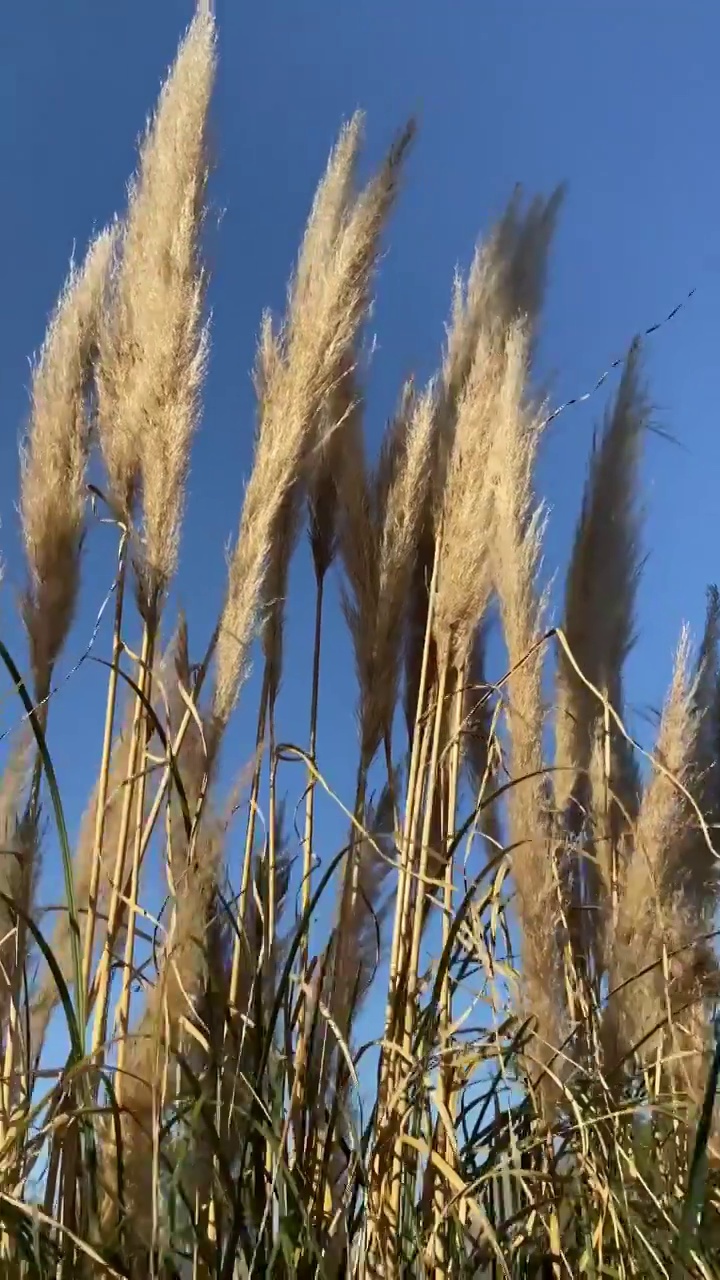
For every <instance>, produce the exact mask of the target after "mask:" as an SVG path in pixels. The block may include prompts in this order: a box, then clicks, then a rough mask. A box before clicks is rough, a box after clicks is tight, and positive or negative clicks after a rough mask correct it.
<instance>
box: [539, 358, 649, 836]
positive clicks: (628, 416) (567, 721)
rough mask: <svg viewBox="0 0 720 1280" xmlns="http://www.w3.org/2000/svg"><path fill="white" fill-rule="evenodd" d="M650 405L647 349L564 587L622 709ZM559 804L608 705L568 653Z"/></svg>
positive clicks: (576, 628)
mask: <svg viewBox="0 0 720 1280" xmlns="http://www.w3.org/2000/svg"><path fill="white" fill-rule="evenodd" d="M649 412H650V410H649V404H648V400H647V396H646V394H645V391H644V388H643V386H642V381H641V366H640V350H639V347H638V345H637V344H635V345H634V346H633V347H632V349H631V351H630V353H629V355H628V358H627V361H626V364H625V370H624V373H623V377H622V381H621V383H620V387H619V390H618V394H617V399H616V401H615V405H614V407H613V410H612V412H611V414H610V416H609V418H608V421H607V423H606V426H605V430H604V433H603V436H602V439H601V441H600V444H599V446H598V448H597V450H596V451H595V453H594V455H593V458H592V462H591V468H590V475H589V478H588V482H587V486H586V490H585V495H584V499H583V507H582V512H581V515H580V520H579V523H578V527H577V532H576V535H575V544H574V546H573V551H572V557H571V561H570V568H569V570H568V576H567V583H566V588H565V621H564V630H565V634H566V636H567V641H568V644H569V646H570V650H571V652H572V654H573V657H574V659H575V661H576V662H577V664H578V666H579V668H580V670H581V671H582V673H583V675H584V676H585V677H586V678H587V679H588V680H589V681H590V682H591V683H592V684H593V685H595V687H596V688H599V689H604V690H606V691H607V694H608V697H609V699H610V703H611V705H612V707H613V708H614V709H615V710H616V711H617V712H618V714H622V671H623V666H624V663H625V659H626V657H627V654H628V652H629V650H630V648H631V646H632V643H633V635H634V611H635V598H636V595H637V586H638V581H639V574H640V556H639V545H638V544H639V520H640V513H639V510H638V500H637V479H638V464H639V461H640V450H641V446H642V436H643V433H644V430H645V428H646V427H647V423H648V418H649ZM557 682H558V693H557V703H558V710H557V721H556V736H557V764H558V765H559V766H560V771H559V772H558V773H557V774H556V777H555V793H556V804H557V808H558V809H559V810H560V811H563V810H564V809H565V808H566V805H567V802H568V800H569V798H570V795H571V792H572V789H573V785H574V780H575V773H574V772H573V770H572V769H571V768H567V767H566V766H568V765H570V764H572V765H574V766H575V770H576V771H579V772H582V771H584V770H586V769H587V768H588V765H589V761H590V753H591V750H592V742H593V736H594V730H595V723H596V721H597V718H598V716H599V715H600V714H601V706H600V704H599V702H598V701H597V698H596V697H595V695H594V694H593V693H592V692H591V691H590V690H589V689H588V688H587V686H586V685H585V684H584V682H583V681H582V680H580V678H579V677H578V675H577V673H576V672H575V671H574V670H573V669H572V668H571V666H570V664H569V662H568V661H567V658H566V657H564V656H561V658H560V661H559V665H558V675H557Z"/></svg>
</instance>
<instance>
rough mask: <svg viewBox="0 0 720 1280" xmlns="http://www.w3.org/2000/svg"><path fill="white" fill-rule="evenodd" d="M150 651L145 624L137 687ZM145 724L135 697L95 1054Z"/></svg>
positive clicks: (99, 983) (98, 985)
mask: <svg viewBox="0 0 720 1280" xmlns="http://www.w3.org/2000/svg"><path fill="white" fill-rule="evenodd" d="M149 652H150V635H149V633H148V629H147V627H144V628H143V638H142V651H141V654H140V661H139V666H138V681H137V683H138V687H139V688H140V689H142V688H143V687H144V680H145V675H144V672H145V669H146V663H147V658H148V654H149ZM143 723H144V711H143V706H142V703H141V701H140V699H139V698H137V697H136V699H135V707H134V712H133V726H132V738H131V741H130V750H129V752H128V767H127V778H126V781H125V794H124V797H123V809H122V815H121V818H120V834H119V837H118V847H117V853H116V856H115V867H114V870H113V880H112V892H111V896H110V903H109V906H108V918H107V924H106V929H105V941H104V946H103V950H102V955H101V956H100V961H99V964H98V971H97V976H96V980H95V993H96V1003H95V1020H94V1024H93V1037H92V1054H93V1056H94V1057H97V1056H98V1055H99V1053H100V1050H101V1047H102V1045H103V1043H104V1041H105V1028H106V1018H107V1001H108V992H109V987H110V971H111V966H112V948H113V942H114V938H115V935H116V933H117V928H118V925H119V922H120V918H121V911H122V908H123V905H124V904H123V901H122V897H123V891H124V887H125V861H126V853H127V843H128V837H129V834H130V821H131V817H132V810H133V799H134V795H135V780H136V775H137V771H138V759H139V755H140V745H141V739H142V729H143Z"/></svg>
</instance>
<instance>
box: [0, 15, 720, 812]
mask: <svg viewBox="0 0 720 1280" xmlns="http://www.w3.org/2000/svg"><path fill="white" fill-rule="evenodd" d="M191 12H192V5H191V3H190V0H162V2H159V0H123V2H122V3H121V4H118V3H107V0H62V3H58V0H23V3H22V4H16V5H10V6H8V7H7V12H6V13H5V14H4V16H3V34H2V39H1V40H0V161H1V164H2V173H3V189H4V197H3V200H2V201H1V202H0V280H1V281H2V305H1V306H0V410H1V412H2V431H1V432H0V514H1V516H2V527H1V528H0V549H1V551H2V556H3V559H4V561H5V566H6V576H5V586H4V587H3V593H4V594H3V596H2V597H0V611H1V612H0V617H1V618H2V626H3V629H4V632H3V634H4V635H6V636H9V637H10V640H11V642H12V643H14V644H15V645H16V646H17V643H18V642H19V641H18V631H17V627H16V624H15V623H14V622H13V620H12V614H13V610H14V600H13V592H14V590H15V589H16V588H17V587H18V586H20V585H21V583H22V560H21V557H20V554H19V545H18V540H17V520H16V515H15V509H14V502H15V496H16V476H17V442H18V438H19V434H20V432H21V429H22V426H23V422H24V419H25V415H26V411H27V386H28V380H29V376H28V358H29V356H30V355H31V353H32V352H33V350H34V349H35V348H37V346H38V344H39V342H40V341H41V339H42V334H43V329H44V324H45V320H46V317H47V314H48V311H49V309H50V308H51V306H52V303H53V301H54V299H55V297H56V295H57V292H58V290H59V288H60V286H61V284H62V281H63V278H64V276H65V273H66V269H67V265H68V261H69V258H70V254H71V251H72V249H73V245H76V246H77V252H78V254H79V253H80V252H81V251H82V249H83V247H84V245H85V243H86V241H87V239H88V236H89V235H90V234H91V232H92V231H93V229H99V228H100V227H101V226H102V225H104V224H105V223H106V222H107V221H108V219H109V218H110V217H111V216H112V214H113V212H114V211H115V210H117V209H121V208H122V206H123V201H124V188H125V182H126V180H127V178H128V176H129V175H130V173H131V171H132V168H133V165H134V155H135V151H134V147H135V138H136V135H137V134H138V132H139V131H140V130H141V128H142V126H143V123H144V119H145V115H146V112H147V111H148V110H149V109H150V108H151V106H152V105H153V103H154V100H155V97H156V93H157V89H158V86H159V83H160V79H161V76H162V74H163V73H164V70H165V68H166V66H167V64H168V63H169V62H170V60H171V59H172V57H173V54H174V51H175V48H176V45H177V40H178V37H179V35H180V33H181V31H182V30H183V28H184V26H185V25H186V23H187V21H188V20H189V18H190V15H191ZM217 15H218V22H219V32H220V58H221V62H220V73H219V82H218V89H217V95H216V99H215V103H214V109H213V120H214V124H213V130H214V141H215V148H216V153H217V169H216V172H215V174H214V177H213V182H212V187H211V200H212V217H211V224H210V234H209V242H208V252H209V259H210V265H211V269H212V272H213V283H212V287H211V305H212V308H213V313H214V320H213V346H212V360H211V367H210V374H209V380H208V384H207V394H206V401H205V405H206V407H205V414H204V420H203V424H202V429H201V431H200V433H199V436H198V439H197V444H196V448H195V453H194V458H193V471H192V478H191V483H190V493H189V504H188V518H187V523H186V531H185V541H184V544H183V553H182V567H181V575H180V588H179V596H180V598H181V599H182V601H183V602H184V604H185V606H186V608H187V610H188V613H189V617H190V624H191V639H192V638H193V636H194V638H195V647H196V651H197V649H198V648H200V647H202V645H203V644H204V642H205V639H206V638H207V636H208V635H209V633H210V631H211V629H212V625H213V623H214V620H215V617H216V614H217V612H218V609H219V607H220V604H221V600H222V593H223V588H224V580H225V562H224V546H225V544H226V542H227V541H228V539H229V538H230V537H231V536H232V534H233V533H234V531H235V528H236V524H237V517H238V512H239V508H240V501H241V495H242V487H243V481H244V478H245V477H246V476H247V472H248V468H249V462H250V449H251V441H252V431H253V401H252V391H251V385H250V376H249V374H250V367H251V363H252V358H253V351H254V342H255V336H256V333H257V329H258V323H259V318H260V314H261V311H262V308H263V307H264V306H266V305H270V306H272V307H275V308H280V307H281V306H282V303H283V298H284V288H285V282H286V279H287V275H288V272H289V270H290V268H291V266H292V262H293V259H294V255H295V252H296V248H297V245H298V242H299V238H300V235H301V232H302V227H303V222H304V219H305V217H306V214H307V211H308V208H309V203H310V201H311V198H312V193H313V190H314V187H315V184H316V182H317V180H318V178H319V176H320V173H321V171H322V168H323V165H324V162H325V159H326V156H327V152H328V150H329V148H330V146H331V144H332V141H333V139H334V137H335V135H336V133H337V130H338V128H339V125H340V123H341V121H342V120H343V118H346V117H347V116H348V115H349V114H350V113H351V112H352V111H353V110H354V109H355V108H356V107H363V108H365V110H366V112H367V137H368V145H367V155H368V160H369V161H370V162H374V161H376V160H378V159H379V158H380V156H381V154H382V152H383V149H384V148H385V147H386V145H387V143H388V142H389V140H390V138H391V136H392V134H393V133H394V131H395V130H396V128H397V127H398V126H399V125H400V124H402V123H403V122H404V120H405V119H406V118H407V116H408V115H409V114H410V113H416V114H417V116H418V119H419V124H420V133H419V138H418V142H417V145H416V147H415V150H414V153H413V155H412V159H411V162H410V165H409V169H408V174H407V182H406V190H405V193H404V197H403V199H402V200H401V203H400V207H399V209H398V212H397V215H396V217H395V220H394V223H393V226H392V228H391V233H390V236H389V239H388V252H387V254H386V256H385V258H384V260H383V263H382V268H381V272H380V276H379V281H378V301H377V306H376V310H375V315H374V318H373V329H374V331H375V332H376V334H377V339H378V346H377V352H376V355H375V358H374V364H373V372H372V380H371V384H370V388H369V406H368V431H369V435H370V438H371V440H372V441H375V442H376V441H377V439H378V436H379V431H380V429H381V427H382V424H383V422H384V420H385V418H386V417H387V415H388V414H389V412H390V410H391V408H392V406H393V404H394V401H395V397H396V393H397V389H398V386H399V384H400V381H401V380H402V378H403V377H405V376H406V375H407V374H409V373H410V372H413V371H414V372H416V373H417V374H418V376H419V377H421V378H423V377H426V376H428V375H429V374H430V373H431V372H432V371H433V369H434V367H435V365H436V362H437V357H438V352H439V347H440V343H441V341H442V336H443V323H444V321H445V318H446V314H447V310H448V303H449V294H450V284H451V278H452V272H453V269H454V266H455V264H456V263H458V262H459V263H460V264H462V265H467V263H468V262H469V260H470V257H471V254H472V250H473V246H474V243H475V239H476V237H477V236H478V234H479V233H480V232H482V231H483V230H484V229H487V227H488V226H489V225H490V223H491V221H492V220H493V218H494V217H495V216H496V215H497V214H498V213H499V212H500V211H501V209H502V207H503V204H504V202H505V200H506V199H507V197H508V195H509V194H510V192H511V190H512V187H513V186H514V184H515V183H516V182H518V181H519V182H522V183H523V184H524V186H525V187H526V189H527V190H528V192H530V193H532V192H534V191H536V190H543V191H549V190H550V189H551V188H552V187H553V186H554V185H555V184H556V183H558V182H559V181H565V182H567V183H568V196H567V200H566V204H565V208H564V211H563V215H562V219H561V223H560V228H559V232H558V236H557V240H556V245H555V251H554V255H553V259H552V269H551V277H550V288H549V293H548V301H547V308H546V314H545V323H544V328H543V337H542V342H541V346H540V371H541V373H542V374H543V376H544V377H546V378H549V379H550V386H551V391H552V398H553V402H559V401H562V400H564V399H565V398H566V397H568V396H570V395H573V394H575V393H578V392H582V391H584V390H586V389H587V388H588V387H589V386H590V385H592V384H593V383H594V382H595V380H596V378H597V377H598V375H599V374H600V373H601V372H602V371H603V369H604V368H605V367H606V366H607V364H608V363H609V362H610V360H611V359H612V358H613V357H615V356H617V355H618V354H621V353H622V351H623V349H624V348H625V346H626V345H627V344H628V342H629V340H630V339H631V337H632V335H633V333H634V332H635V331H636V330H638V329H643V328H645V327H646V326H647V325H649V324H651V323H653V322H654V321H655V320H656V319H658V318H660V317H662V316H663V315H664V314H666V313H667V312H668V311H669V310H670V308H671V307H673V306H674V305H675V303H676V302H678V301H680V300H681V299H682V298H683V297H684V296H685V295H686V294H687V292H688V290H689V289H690V288H691V287H696V288H697V293H696V295H695V297H694V298H693V300H692V302H691V303H689V304H688V306H687V308H686V309H685V310H683V311H682V312H681V313H680V314H679V315H678V316H677V318H676V319H675V320H674V321H673V322H672V324H670V325H668V326H667V327H666V328H664V329H663V330H662V331H661V332H660V333H658V334H657V335H656V336H655V337H654V338H652V339H650V340H649V343H648V346H647V373H648V379H649V383H650V388H651V394H652V398H653V401H654V403H655V405H656V406H657V411H656V419H657V421H658V423H659V424H660V425H661V426H662V427H663V428H665V429H666V430H667V431H669V432H670V433H672V435H673V436H675V437H676V439H677V440H678V442H679V443H678V445H672V444H670V443H667V442H666V441H664V440H662V439H659V438H657V437H655V436H653V437H650V438H649V439H648V442H647V452H646V457H645V463H644V480H645V492H646V509H647V523H646V535H645V540H646V548H647V550H648V552H649V558H648V561H647V565H646V568H645V572H644V578H643V585H642V590H641V596H640V627H639V641H638V645H637V648H636V651H635V653H634V654H633V656H632V658H631V660H630V663H629V669H628V681H629V688H628V693H629V699H630V703H631V706H632V707H633V709H634V712H635V713H636V714H637V715H640V714H641V713H642V712H643V710H644V709H645V708H646V707H647V706H649V705H654V706H657V704H658V703H659V702H660V701H661V699H662V696H663V692H664V688H665V685H666V682H667V678H668V675H669V670H670V663H671V656H672V650H673V647H674V645H675V642H676V639H677V635H678V631H679V628H680V625H681V622H682V621H683V620H685V619H687V620H689V621H690V622H691V623H693V624H694V626H695V627H696V628H697V627H698V626H699V625H700V623H701V619H702V615H703V611H704V592H705V587H706V584H707V583H708V582H709V581H712V580H714V579H715V578H717V577H720V545H718V538H717V534H716V530H717V523H718V500H717V493H718V483H717V476H718V473H719V471H720V443H719V434H718V409H717V393H716V370H717V351H718V337H719V336H720V335H719V334H718V315H719V314H720V305H719V304H720V220H719V219H718V208H719V206H720V176H719V174H720V170H719V169H718V166H717V164H716V163H715V154H716V147H717V138H716V133H717V120H718V118H719V117H718V108H719V107H720V87H719V85H718V80H717V50H718V48H720V7H718V6H717V4H716V3H715V2H714V0H685V3H684V4H682V5H679V4H676V3H674V0H631V2H630V3H628V2H627V0H605V2H604V3H603V4H602V5H598V4H591V3H589V0H581V2H579V3H578V0H544V2H543V3H542V4H541V3H537V0H535V2H533V0H446V3H445V4H442V5H441V4H439V3H433V2H432V0H414V2H413V3H411V0H394V3H392V4H389V3H381V2H380V0H362V3H357V4H354V5H351V4H349V3H343V2H339V0H336V2H335V3H331V0H305V2H304V3H302V4H301V3H297V2H296V3H291V2H290V0H265V3H263V4H260V5H258V4H246V3H242V0H218V3H217ZM609 385H610V386H614V385H616V382H615V380H613V381H612V382H611V383H610V384H609ZM604 404H605V395H604V393H602V394H600V395H599V396H596V397H595V398H594V399H593V401H592V402H591V404H590V405H588V406H585V407H582V408H578V409H571V410H569V411H568V412H567V413H566V414H564V415H563V416H562V417H560V418H559V419H558V420H557V421H556V423H555V424H554V425H553V428H552V430H551V432H550V434H549V436H548V439H547V441H546V444H545V448H544V451H543V456H542V461H541V466H540V472H539V477H538V483H539V488H540V490H541V492H542V493H543V495H544V496H545V497H546V499H547V501H548V503H549V504H550V507H551V518H550V527H549V533H548V539H547V548H546V569H547V571H548V572H553V571H555V570H556V569H561V567H562V565H563V563H564V560H565V558H566V556H567V550H568V546H569V539H570V537H571V532H572V526H573V522H574V520H575V518H576V515H577V512H578V507H579V501H580V494H581V485H582V481H583V476H584V471H585V464H586V459H587V455H588V450H589V447H590V443H591V438H592V430H593V426H594V425H595V424H596V423H598V422H599V421H600V419H601V415H602V411H603V407H604ZM112 554H113V548H112V541H111V538H110V536H109V534H108V531H107V530H102V529H94V530H93V532H92V535H91V538H90V546H89V550H88V555H87V563H86V573H85V578H84V589H83V604H82V609H81V612H80V617H79V621H78V627H77V629H76V632H75V635H74V639H73V641H72V643H71V645H70V647H69V649H68V655H67V657H68V663H69V662H70V661H71V660H72V658H73V657H74V656H79V654H80V652H81V651H82V649H83V647H84V644H85V642H86V639H87V637H88V636H89V633H90V631H91V629H92V625H93V621H94V618H95V614H96V612H97V609H98V607H99V605H100V603H101V601H102V599H103V597H104V595H105V593H106V591H107V589H108V587H109V585H110V582H111V580H112ZM311 607H312V598H311V595H310V593H309V577H308V565H307V558H306V557H303V556H301V557H300V560H299V562H298V565H297V569H296V573H295V575H294V581H293V596H292V602H291V607H290V621H289V636H288V648H290V647H292V648H293V652H294V654H295V655H297V656H298V660H302V654H304V653H306V652H307V653H309V643H310V636H309V631H310V627H309V624H308V618H309V612H310V609H311ZM99 651H100V652H102V653H105V652H106V650H105V649H103V648H102V647H101V649H100V650H99ZM327 651H328V653H329V655H330V661H329V663H328V664H327V666H326V685H325V688H324V699H323V713H322V722H321V735H322V737H321V748H322V746H323V745H324V749H325V752H326V759H327V760H328V762H329V764H330V769H329V777H330V780H331V781H332V782H335V783H336V784H338V785H340V786H341V787H343V788H344V791H345V795H346V796H347V798H348V800H349V799H350V795H349V790H350V788H349V786H348V781H349V779H350V778H351V776H352V771H353V769H354V753H353V742H352V735H354V724H353V719H352V709H351V706H350V704H349V703H348V700H347V688H348V678H349V674H350V670H351V665H350V664H351V657H350V653H349V649H348V646H347V642H346V638H345V635H344V631H343V629H342V626H341V623H340V621H339V620H338V618H335V619H334V621H333V622H332V623H331V624H330V627H329V642H328V645H327ZM80 682H82V685H81V688H78V685H79V683H80ZM100 687H101V679H100V677H99V674H98V673H97V672H93V671H91V670H88V669H85V670H84V671H83V672H82V673H81V674H80V675H79V676H78V677H74V678H73V681H72V682H71V683H70V685H69V686H68V687H67V688H66V689H65V690H64V691H63V693H62V695H61V696H60V697H59V698H58V700H57V710H56V711H55V710H54V711H53V719H52V722H51V723H52V726H53V728H52V735H51V736H52V738H53V739H54V744H55V745H54V751H55V755H56V761H57V765H58V770H59V773H60V776H61V782H62V783H63V785H64V787H65V795H66V800H67V804H68V809H69V813H70V818H71V825H72V824H74V822H76V820H77V817H78V814H79V810H80V808H81V807H82V803H83V800H84V797H85V795H86V794H87V790H88V788H89V786H90V785H91V782H92V775H91V767H92V763H91V762H92V759H93V756H94V754H95V751H96V744H97V742H98V740H99V734H100V717H101V711H100V708H99V706H95V705H94V703H93V699H94V697H95V695H96V694H97V693H98V692H99V690H100ZM283 699H284V701H283V708H284V712H283V714H284V715H285V717H286V719H285V722H284V726H285V727H284V730H283V732H284V735H285V736H286V737H293V736H296V737H298V738H300V739H301V738H302V735H303V729H304V725H305V718H306V701H307V690H306V688H305V685H304V684H302V683H301V682H299V681H298V682H295V683H294V682H293V681H292V679H291V678H289V679H288V680H286V683H285V688H284V694H283ZM244 707H245V711H246V715H245V716H244V718H243V724H244V726H245V727H244V728H242V727H241V726H239V727H238V728H237V730H236V731H235V733H236V735H237V736H236V739H235V740H234V741H235V747H236V748H237V753H238V757H241V756H242V753H243V751H245V750H246V746H247V744H248V743H249V740H250V737H251V736H252V732H253V730H252V723H253V721H254V715H255V708H254V701H253V697H252V690H250V691H249V693H248V695H247V697H246V699H245V701H244ZM2 712H3V727H6V726H7V725H8V724H9V723H11V720H12V707H9V706H8V705H7V704H5V703H4V704H3V706H2ZM81 734H82V738H80V736H79V735H81ZM72 735H78V740H77V744H76V745H75V744H73V745H72V749H71V746H70V743H71V737H72ZM93 735H94V736H93ZM51 745H52V744H51ZM232 746H233V744H232V743H231V744H230V750H231V751H232ZM237 763H241V760H240V759H239V758H238V760H237Z"/></svg>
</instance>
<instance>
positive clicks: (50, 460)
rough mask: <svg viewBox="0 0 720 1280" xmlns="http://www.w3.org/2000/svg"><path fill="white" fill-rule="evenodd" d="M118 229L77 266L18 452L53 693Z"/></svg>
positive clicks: (36, 619) (29, 594) (35, 622)
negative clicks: (91, 390)
mask: <svg viewBox="0 0 720 1280" xmlns="http://www.w3.org/2000/svg"><path fill="white" fill-rule="evenodd" d="M113 239H114V236H113V233H112V232H103V233H102V234H101V235H100V236H98V238H97V239H96V240H95V241H94V242H93V244H92V245H91V246H90V249H89V250H88V254H87V257H86V259H85V262H84V264H83V266H82V267H81V268H79V269H78V268H76V267H74V266H73V268H72V269H71V272H70V275H69V277H68V280H67V283H66V285H65V289H64V291H63V293H62V296H61V298H60V300H59V302H58V304H57V307H56V308H55V311H54V314H53V316H52V319H51V321H50V325H49V328H48V331H47V335H46V337H45V341H44V343H43V346H42V349H41V351H40V355H39V357H38V360H37V363H36V365H35V368H34V371H33V378H32V406H31V414H30V423H29V427H28V431H27V435H26V439H25V443H24V445H23V449H22V455H21V463H22V465H21V477H20V520H21V525H22V533H23V540H24V544H25V554H26V557H27V562H28V571H29V582H28V588H27V591H26V594H25V598H24V601H23V619H24V622H25V626H26V629H27V633H28V638H29V643H30V652H31V664H32V670H33V676H34V680H35V691H36V695H37V697H38V698H39V699H41V698H43V697H45V695H46V694H47V692H48V689H49V684H50V678H51V674H52V669H53V667H54V664H55V662H56V660H57V657H58V655H59V653H60V650H61V649H62V646H63V644H64V642H65V639H66V636H67V634H68V631H69V629H70V626H71V623H72V619H73V614H74V610H75V603H76V599H77V593H78V586H79V572H80V546H81V540H82V532H83V522H84V515H85V499H86V489H85V468H86V464H87V458H88V450H89V432H90V422H89V416H88V404H87V397H88V387H89V380H90V373H91V363H92V357H93V353H94V349H95V343H96V338H97V328H98V318H99V313H100V309H101V307H102V303H103V296H104V289H105V283H106V278H107V271H108V265H109V261H110V257H111V253H112V247H113Z"/></svg>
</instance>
